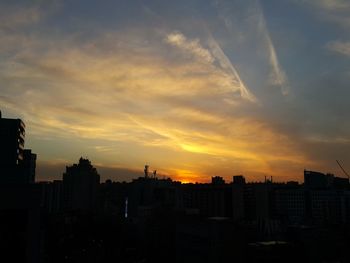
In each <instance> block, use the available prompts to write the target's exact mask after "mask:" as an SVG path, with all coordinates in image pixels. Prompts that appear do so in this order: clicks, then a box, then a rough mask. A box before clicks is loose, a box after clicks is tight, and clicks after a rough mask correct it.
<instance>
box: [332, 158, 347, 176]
mask: <svg viewBox="0 0 350 263" xmlns="http://www.w3.org/2000/svg"><path fill="white" fill-rule="evenodd" d="M335 161H336V162H337V164H338V165H339V167H340V169H341V170H342V171H343V173H344V174H345V175H346V176H347V177H348V179H349V180H350V175H349V174H348V173H347V172H346V171H345V169H344V168H343V166H342V165H341V164H340V162H339V161H338V160H335Z"/></svg>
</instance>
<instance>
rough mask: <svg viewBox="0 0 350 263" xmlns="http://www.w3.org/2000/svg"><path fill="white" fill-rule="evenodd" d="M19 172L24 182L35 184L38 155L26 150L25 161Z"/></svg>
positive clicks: (24, 152)
mask: <svg viewBox="0 0 350 263" xmlns="http://www.w3.org/2000/svg"><path fill="white" fill-rule="evenodd" d="M19 170H20V173H21V177H22V178H23V181H24V182H26V183H34V182H35V170H36V154H34V153H32V150H29V149H25V150H24V151H23V161H22V163H21V165H20V169H19Z"/></svg>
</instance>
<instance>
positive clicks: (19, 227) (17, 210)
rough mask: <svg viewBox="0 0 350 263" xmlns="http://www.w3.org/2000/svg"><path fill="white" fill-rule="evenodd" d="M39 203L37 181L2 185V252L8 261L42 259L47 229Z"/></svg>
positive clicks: (0, 245)
mask: <svg viewBox="0 0 350 263" xmlns="http://www.w3.org/2000/svg"><path fill="white" fill-rule="evenodd" d="M40 204H41V189H40V187H39V186H38V185H35V184H31V185H29V184H7V185H0V253H1V258H2V259H4V260H5V261H7V260H8V262H27V263H36V262H42V254H41V253H42V248H43V246H44V235H43V231H44V230H43V222H42V213H41V206H40ZM6 259H7V260H6Z"/></svg>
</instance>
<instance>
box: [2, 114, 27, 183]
mask: <svg viewBox="0 0 350 263" xmlns="http://www.w3.org/2000/svg"><path fill="white" fill-rule="evenodd" d="M24 139H25V125H24V123H23V121H22V120H20V119H5V118H2V116H1V112H0V145H1V147H0V170H1V178H0V182H1V183H22V182H23V181H24V180H23V178H21V176H20V171H19V170H20V165H21V164H22V162H23V150H24Z"/></svg>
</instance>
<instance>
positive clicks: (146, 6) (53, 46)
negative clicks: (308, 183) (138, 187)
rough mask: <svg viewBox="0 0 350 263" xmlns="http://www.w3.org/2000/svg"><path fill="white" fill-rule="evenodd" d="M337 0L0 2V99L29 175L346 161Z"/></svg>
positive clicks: (342, 1)
mask: <svg viewBox="0 0 350 263" xmlns="http://www.w3.org/2000/svg"><path fill="white" fill-rule="evenodd" d="M349 14H350V1H347V0H268V1H258V0H245V1H242V0H227V1H225V0H196V1H195V0H177V1H164V0H152V1H151V0H150V1H141V0H134V1H132V0H125V1H121V0H110V1H89V0H71V1H59V0H57V1H39V0H38V1H23V2H19V1H13V0H11V1H10V0H9V1H6V0H5V1H4V0H1V1H0V110H1V111H2V115H3V117H7V118H21V119H22V120H23V121H24V122H25V124H26V144H25V146H26V148H31V149H32V150H33V151H34V152H35V153H37V154H38V160H37V180H52V179H60V178H61V176H62V173H63V171H64V170H65V166H66V165H71V164H72V163H75V162H77V161H78V159H79V158H80V156H83V157H88V158H89V159H90V160H91V161H92V163H93V165H94V166H96V167H97V169H98V171H99V173H100V174H101V177H102V180H105V179H106V178H111V179H112V180H116V181H121V180H131V178H134V177H136V176H139V175H142V169H143V166H144V164H146V163H147V164H149V165H150V169H151V170H153V169H157V171H158V174H161V175H166V176H170V177H172V178H173V179H176V180H181V181H183V182H190V181H191V182H194V181H199V182H206V181H209V180H210V177H211V176H215V175H219V176H223V177H224V178H225V179H226V180H227V181H231V180H232V176H233V175H237V174H243V175H244V176H245V177H246V178H247V180H248V181H261V180H263V179H264V176H265V175H266V176H274V179H275V180H276V181H286V180H299V181H302V180H303V170H304V169H309V170H316V171H321V172H332V173H335V174H336V175H339V176H342V177H344V175H343V174H342V172H341V170H340V169H339V167H338V166H337V164H336V161H335V160H336V159H338V160H340V161H341V163H342V164H343V166H344V168H345V169H346V170H348V171H350V121H349V117H350V15H349Z"/></svg>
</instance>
